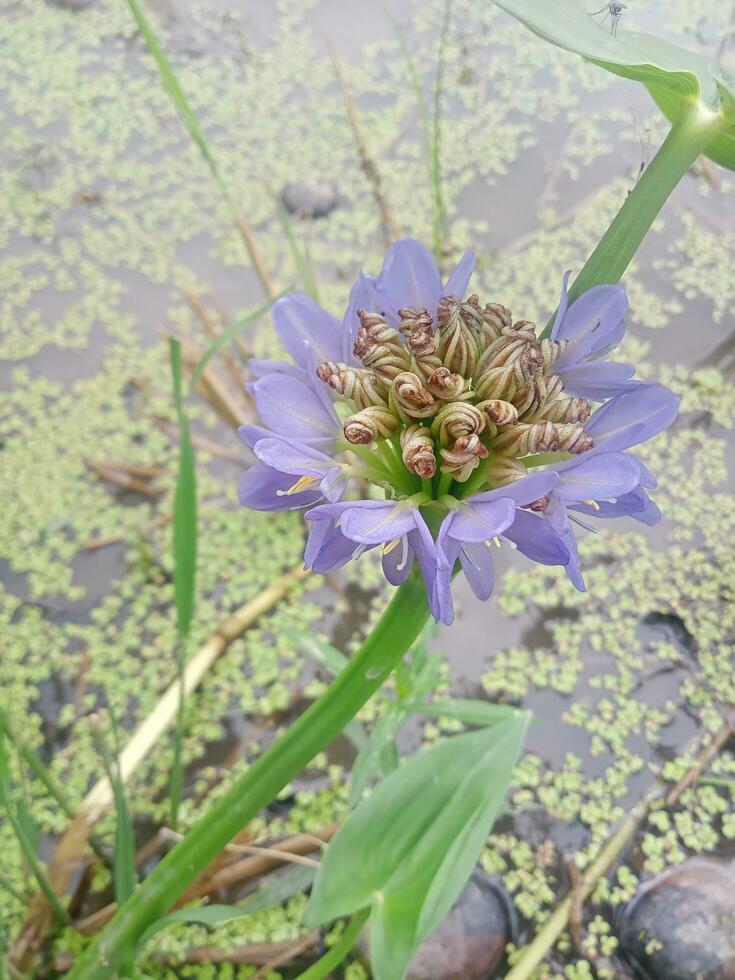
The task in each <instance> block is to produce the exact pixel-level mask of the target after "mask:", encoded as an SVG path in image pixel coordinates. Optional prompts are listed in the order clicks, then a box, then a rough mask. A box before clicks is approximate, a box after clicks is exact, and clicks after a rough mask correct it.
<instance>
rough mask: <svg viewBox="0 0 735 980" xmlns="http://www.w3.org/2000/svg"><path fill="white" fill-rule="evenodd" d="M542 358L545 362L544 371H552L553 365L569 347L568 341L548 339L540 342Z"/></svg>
mask: <svg viewBox="0 0 735 980" xmlns="http://www.w3.org/2000/svg"><path fill="white" fill-rule="evenodd" d="M540 346H541V357H542V358H543V361H544V369H545V370H546V371H550V370H551V368H552V365H553V364H554V362H555V361H557V360H558V359H559V358H560V357H561V355H562V354H563V353H564V351H565V350H566V349H567V347H568V346H569V341H568V340H549V339H548V338H547V339H545V340H542V341H540Z"/></svg>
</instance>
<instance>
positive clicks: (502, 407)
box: [476, 398, 518, 425]
mask: <svg viewBox="0 0 735 980" xmlns="http://www.w3.org/2000/svg"><path fill="white" fill-rule="evenodd" d="M476 407H477V409H478V410H479V411H480V412H482V413H483V414H484V415H487V417H488V418H489V419H490V421H491V422H493V423H495V425H510V424H511V423H512V422H517V421H518V409H517V408H516V407H515V405H512V404H511V403H510V402H506V401H503V399H502V398H488V399H487V400H486V401H484V402H478V404H477V406H476Z"/></svg>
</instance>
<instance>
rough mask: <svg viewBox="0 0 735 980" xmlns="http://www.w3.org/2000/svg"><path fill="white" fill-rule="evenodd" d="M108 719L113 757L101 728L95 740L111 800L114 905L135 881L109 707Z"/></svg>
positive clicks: (128, 893) (131, 831) (116, 740)
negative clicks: (113, 809)
mask: <svg viewBox="0 0 735 980" xmlns="http://www.w3.org/2000/svg"><path fill="white" fill-rule="evenodd" d="M110 723H111V725H112V735H113V740H114V744H115V756H114V758H112V757H111V756H110V750H109V747H108V745H107V743H106V741H105V737H104V735H103V733H102V732H101V731H99V732H98V737H97V743H98V746H99V749H100V754H101V756H102V761H103V763H104V766H105V771H106V773H107V778H108V779H109V781H110V785H111V786H112V795H113V799H114V801H115V853H114V855H113V864H112V880H113V884H114V886H115V901H116V902H117V904H118V905H122V904H123V902H124V901H126V899H128V898H129V897H130V896H131V895H132V893H133V891H134V889H135V886H136V884H137V881H138V879H137V875H136V873H135V830H134V828H133V818H132V816H131V814H130V808H129V807H128V800H127V795H126V793H125V783H124V782H123V780H122V775H121V773H120V736H119V732H118V728H117V719H116V718H115V715H114V713H113V712H112V711H110Z"/></svg>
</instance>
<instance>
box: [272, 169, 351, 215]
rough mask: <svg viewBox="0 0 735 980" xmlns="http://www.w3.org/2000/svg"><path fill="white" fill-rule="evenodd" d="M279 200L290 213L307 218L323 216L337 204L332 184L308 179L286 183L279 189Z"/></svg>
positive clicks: (337, 200) (337, 199)
mask: <svg viewBox="0 0 735 980" xmlns="http://www.w3.org/2000/svg"><path fill="white" fill-rule="evenodd" d="M281 201H282V202H283V206H284V207H285V208H286V210H287V211H289V212H290V213H291V214H295V215H298V216H299V217H307V218H324V217H326V215H328V214H330V213H331V212H332V211H334V209H335V208H336V207H337V206H338V205H339V197H338V196H337V190H336V188H335V187H334V186H333V185H332V184H322V183H319V181H316V180H309V179H307V180H302V181H298V182H297V183H294V184H286V185H285V187H284V188H283V190H282V191H281Z"/></svg>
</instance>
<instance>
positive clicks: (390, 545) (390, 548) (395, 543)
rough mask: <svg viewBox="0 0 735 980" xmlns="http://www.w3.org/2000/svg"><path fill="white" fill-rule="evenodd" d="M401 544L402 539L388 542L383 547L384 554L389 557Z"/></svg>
mask: <svg viewBox="0 0 735 980" xmlns="http://www.w3.org/2000/svg"><path fill="white" fill-rule="evenodd" d="M400 543H401V539H400V538H393V540H392V541H386V543H385V544H384V545H383V554H384V555H389V554H390V553H391V551H393V550H394V549H395V548H397V547H398V545H399V544H400Z"/></svg>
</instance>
